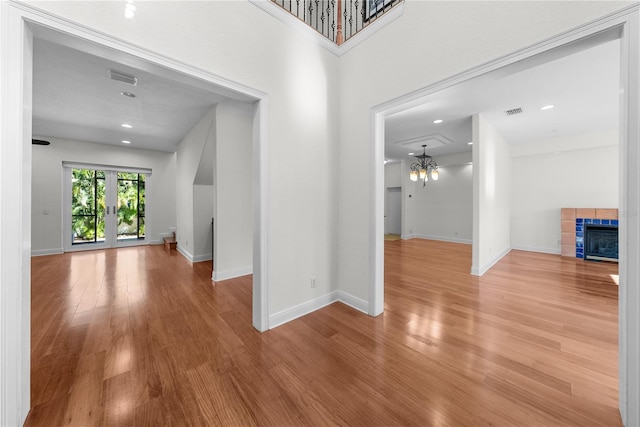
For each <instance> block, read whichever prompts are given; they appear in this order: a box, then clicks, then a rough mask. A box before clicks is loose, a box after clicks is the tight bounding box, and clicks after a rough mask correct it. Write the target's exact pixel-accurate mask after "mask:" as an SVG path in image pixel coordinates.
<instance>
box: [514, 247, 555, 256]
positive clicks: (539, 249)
mask: <svg viewBox="0 0 640 427" xmlns="http://www.w3.org/2000/svg"><path fill="white" fill-rule="evenodd" d="M511 249H515V250H517V251H527V252H539V253H543V254H551V255H560V249H559V248H544V247H540V246H523V245H513V246H512V247H511Z"/></svg>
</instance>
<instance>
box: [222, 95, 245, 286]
mask: <svg viewBox="0 0 640 427" xmlns="http://www.w3.org/2000/svg"><path fill="white" fill-rule="evenodd" d="M253 108H254V107H253V105H250V104H247V103H240V102H235V101H228V102H223V103H220V104H219V105H218V108H217V110H216V142H215V156H214V157H215V162H216V163H215V168H214V174H215V178H214V184H215V185H214V186H215V213H214V217H215V239H214V245H215V254H214V257H215V259H214V275H213V279H214V280H224V279H228V278H232V277H237V276H242V275H245V274H251V272H252V270H253V268H252V267H253V222H252V221H253V205H252V202H253V189H252V186H253V182H252V179H253V171H252V166H251V165H252V157H253V155H252V148H253V146H252V144H253Z"/></svg>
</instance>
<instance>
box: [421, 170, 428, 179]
mask: <svg viewBox="0 0 640 427" xmlns="http://www.w3.org/2000/svg"><path fill="white" fill-rule="evenodd" d="M426 177H427V170H426V169H420V179H422V180H424V179H425V178H426Z"/></svg>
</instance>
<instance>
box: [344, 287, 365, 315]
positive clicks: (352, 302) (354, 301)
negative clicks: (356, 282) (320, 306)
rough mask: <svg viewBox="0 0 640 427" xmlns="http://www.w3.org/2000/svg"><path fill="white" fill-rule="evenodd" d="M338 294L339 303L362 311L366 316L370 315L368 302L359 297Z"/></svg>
mask: <svg viewBox="0 0 640 427" xmlns="http://www.w3.org/2000/svg"><path fill="white" fill-rule="evenodd" d="M336 292H338V301H340V302H341V303H343V304H346V305H348V306H349V307H351V308H355V309H356V310H358V311H361V312H363V313H364V314H367V315H368V314H369V303H368V302H367V301H365V300H363V299H360V298H358V297H354V296H353V295H351V294H348V293H346V292H343V291H336Z"/></svg>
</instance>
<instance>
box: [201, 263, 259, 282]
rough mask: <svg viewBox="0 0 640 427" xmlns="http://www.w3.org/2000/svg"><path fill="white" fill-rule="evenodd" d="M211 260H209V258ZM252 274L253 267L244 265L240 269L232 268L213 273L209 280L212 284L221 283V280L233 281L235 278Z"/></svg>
mask: <svg viewBox="0 0 640 427" xmlns="http://www.w3.org/2000/svg"><path fill="white" fill-rule="evenodd" d="M209 259H211V258H209ZM249 274H253V266H251V265H246V266H244V267H240V268H234V269H233V270H225V271H215V270H214V272H213V274H212V276H211V280H213V281H214V282H222V281H223V280H229V279H235V278H236V277H242V276H248V275H249Z"/></svg>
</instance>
